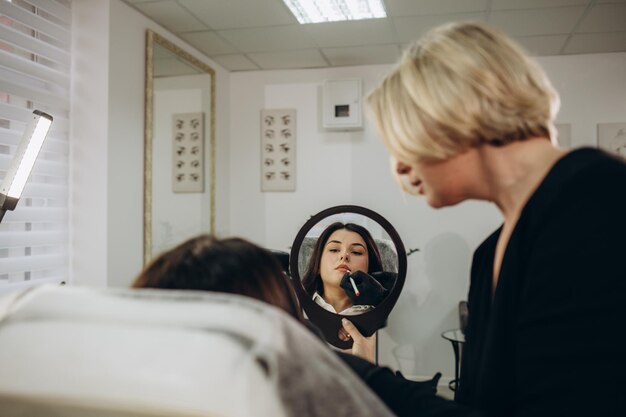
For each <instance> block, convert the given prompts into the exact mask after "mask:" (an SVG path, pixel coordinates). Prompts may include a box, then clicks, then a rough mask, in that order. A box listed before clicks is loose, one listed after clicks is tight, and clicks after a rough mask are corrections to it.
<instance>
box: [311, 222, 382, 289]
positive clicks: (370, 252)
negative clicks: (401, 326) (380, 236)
mask: <svg viewBox="0 0 626 417" xmlns="http://www.w3.org/2000/svg"><path fill="white" fill-rule="evenodd" d="M341 229H346V230H349V231H350V232H354V233H358V234H359V236H361V237H362V238H363V240H364V241H365V245H366V246H367V257H368V270H367V272H368V273H370V272H379V271H382V270H383V262H382V258H381V256H380V251H379V250H378V246H377V245H376V242H375V241H374V238H373V237H372V235H371V234H370V232H369V231H368V230H367V229H366V228H365V227H363V226H359V225H358V224H354V223H341V222H335V223H333V224H331V225H330V226H328V227H327V228H326V229H325V230H324V231H323V232H322V234H321V235H320V237H319V238H318V239H317V242H316V243H315V247H314V248H313V253H311V257H310V258H309V266H308V267H307V269H306V272H305V273H304V277H303V278H302V285H303V286H304V289H305V290H306V291H307V292H308V293H309V294H310V295H313V293H315V292H317V293H318V294H320V295H324V285H323V283H322V277H321V276H320V265H321V262H322V253H323V251H324V246H326V242H327V241H328V238H329V237H330V235H332V234H333V233H334V232H335V231H337V230H341Z"/></svg>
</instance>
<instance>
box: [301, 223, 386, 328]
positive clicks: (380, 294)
mask: <svg viewBox="0 0 626 417" xmlns="http://www.w3.org/2000/svg"><path fill="white" fill-rule="evenodd" d="M298 272H299V274H300V276H301V277H302V279H301V281H302V285H303V287H304V289H305V290H306V292H307V294H308V295H309V296H310V297H311V298H312V299H313V301H314V302H315V303H316V304H317V305H319V306H320V307H322V308H324V309H325V310H327V311H329V312H332V313H338V314H341V315H345V316H352V315H359V314H363V313H365V312H367V311H370V310H372V309H374V308H375V307H376V306H377V305H379V304H380V303H381V302H382V301H383V300H384V299H385V298H386V297H387V296H388V295H389V293H390V291H391V289H392V288H393V286H394V284H395V282H396V279H397V272H398V255H397V251H396V249H395V246H394V244H393V242H392V240H391V238H390V237H389V235H388V234H387V232H386V231H385V230H384V228H383V227H382V226H381V225H379V224H378V223H376V222H375V221H373V220H372V219H370V218H369V217H367V216H363V215H361V214H356V213H341V214H337V215H333V216H329V217H326V218H325V219H323V220H322V221H320V222H318V223H317V224H315V225H314V226H313V227H312V228H311V229H310V230H309V232H308V233H307V235H306V236H305V238H304V240H303V242H302V245H301V247H300V252H299V256H298Z"/></svg>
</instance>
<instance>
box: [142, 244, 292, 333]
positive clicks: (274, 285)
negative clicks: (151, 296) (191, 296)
mask: <svg viewBox="0 0 626 417" xmlns="http://www.w3.org/2000/svg"><path fill="white" fill-rule="evenodd" d="M288 279H289V278H287V277H286V276H285V275H284V273H283V271H282V268H281V266H280V264H279V263H278V261H277V260H276V258H275V257H274V255H272V254H271V253H270V252H269V251H267V250H265V249H263V248H261V247H259V246H257V245H255V244H253V243H250V242H248V241H246V240H244V239H240V238H228V239H217V238H215V237H213V236H209V235H200V236H197V237H194V238H192V239H189V240H187V241H186V242H184V243H181V244H180V245H178V246H176V247H175V248H173V249H170V250H169V251H166V252H164V253H162V254H161V255H159V256H158V257H156V258H155V259H154V260H153V261H152V262H150V264H149V265H148V266H146V267H145V268H144V270H143V271H142V272H141V273H140V274H139V276H138V277H137V278H136V279H135V281H134V282H133V285H132V286H133V288H162V289H178V290H204V291H215V292H224V293H230V294H240V295H245V296H248V297H252V298H256V299H257V300H261V301H264V302H266V303H269V304H272V305H274V306H276V307H279V308H281V309H283V310H285V311H286V312H287V313H289V314H290V315H291V316H293V317H295V318H296V319H298V320H300V321H302V313H301V310H300V308H299V305H298V302H297V299H296V296H295V294H294V292H293V289H292V287H291V284H290V283H289V282H288Z"/></svg>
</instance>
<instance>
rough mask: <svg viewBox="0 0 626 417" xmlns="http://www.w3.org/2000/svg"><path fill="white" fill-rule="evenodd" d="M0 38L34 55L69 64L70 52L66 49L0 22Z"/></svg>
mask: <svg viewBox="0 0 626 417" xmlns="http://www.w3.org/2000/svg"><path fill="white" fill-rule="evenodd" d="M0 39H2V40H3V41H4V42H8V43H11V44H13V45H15V46H17V47H18V48H21V49H24V50H26V51H28V52H31V53H33V54H35V55H38V56H41V57H44V58H47V59H49V60H51V61H54V62H58V63H59V64H62V65H63V66H64V67H66V68H69V66H70V54H69V52H68V51H64V50H62V49H60V48H57V47H56V46H54V45H50V44H49V43H46V42H43V41H42V40H40V39H37V38H33V37H32V36H28V35H26V34H25V33H22V32H19V31H17V30H15V29H13V28H11V27H9V26H6V25H2V24H0Z"/></svg>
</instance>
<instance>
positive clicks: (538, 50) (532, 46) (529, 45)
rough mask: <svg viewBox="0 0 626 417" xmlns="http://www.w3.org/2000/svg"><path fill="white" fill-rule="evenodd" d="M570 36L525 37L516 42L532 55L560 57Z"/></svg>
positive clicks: (517, 39) (518, 38)
mask: <svg viewBox="0 0 626 417" xmlns="http://www.w3.org/2000/svg"><path fill="white" fill-rule="evenodd" d="M567 37H568V35H547V36H524V37H517V38H515V40H516V41H517V42H518V43H519V44H520V45H522V47H524V49H526V51H528V53H530V54H531V55H535V56H544V55H559V54H560V53H561V49H562V48H563V46H564V45H565V41H566V40H567Z"/></svg>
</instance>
